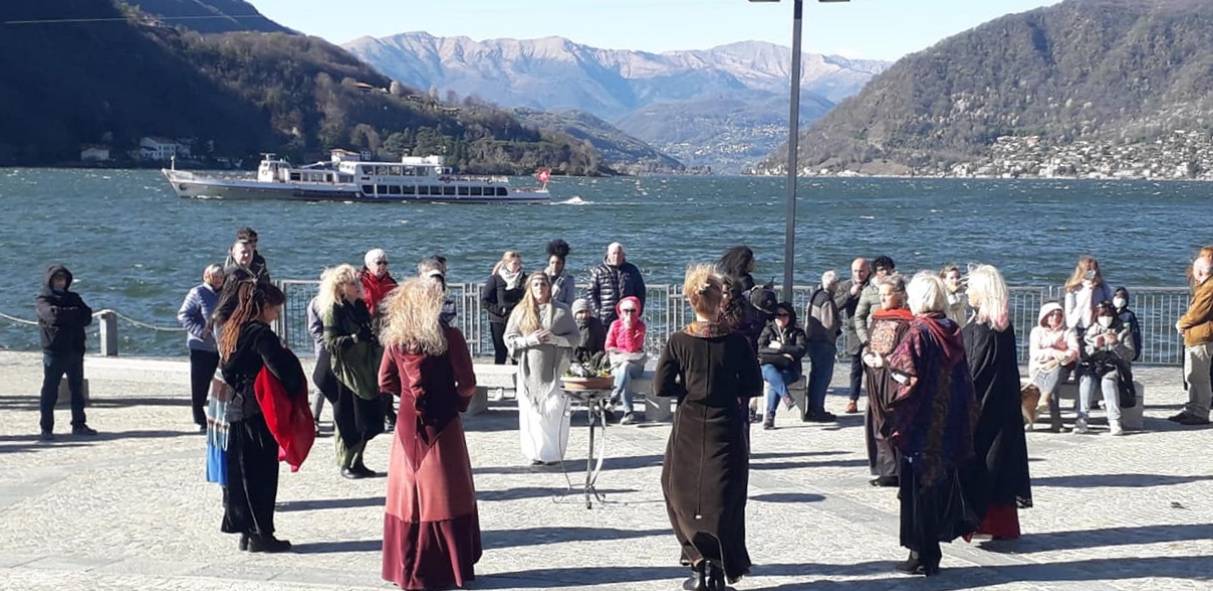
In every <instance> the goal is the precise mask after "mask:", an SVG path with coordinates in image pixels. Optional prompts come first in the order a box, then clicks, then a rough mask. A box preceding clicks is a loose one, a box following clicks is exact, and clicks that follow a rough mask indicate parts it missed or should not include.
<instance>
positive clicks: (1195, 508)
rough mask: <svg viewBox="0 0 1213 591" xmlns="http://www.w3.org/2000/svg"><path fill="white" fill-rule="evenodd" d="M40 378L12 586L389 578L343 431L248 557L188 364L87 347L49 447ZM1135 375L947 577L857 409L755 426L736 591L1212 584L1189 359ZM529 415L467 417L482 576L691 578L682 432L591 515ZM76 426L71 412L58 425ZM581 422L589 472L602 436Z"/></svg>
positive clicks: (235, 584)
mask: <svg viewBox="0 0 1213 591" xmlns="http://www.w3.org/2000/svg"><path fill="white" fill-rule="evenodd" d="M843 369H845V368H840V373H839V375H838V376H837V378H838V379H836V381H835V385H836V386H838V385H839V384H841V383H842V381H843V380H844V379H845V377H844V376H843V375H842V373H841V372H842V370H843ZM40 371H41V368H40V359H39V357H38V356H36V355H30V354H23V353H0V377H2V379H0V526H2V527H0V589H22V590H43V589H46V590H51V589H54V590H61V589H189V590H219V589H241V590H244V589H249V590H283V589H362V588H380V589H382V588H391V586H390V585H389V584H387V583H384V582H382V581H381V580H380V577H379V570H380V554H379V549H380V541H381V534H382V505H383V494H384V486H385V481H384V480H383V479H372V480H362V481H347V480H344V479H342V478H341V477H340V475H339V474H338V473H337V470H336V468H335V467H334V462H333V459H332V457H333V455H332V454H333V452H332V447H331V446H332V439H329V438H322V439H319V440H318V441H317V445H316V447H315V448H314V449H313V452H312V456H311V457H310V458H309V459H308V461H307V463H306V464H304V466H303V468H302V469H301V470H300V471H299V472H298V473H294V474H291V473H290V472H289V471H288V470H286V469H284V470H283V471H282V477H281V486H280V490H279V506H278V513H277V526H278V530H279V534H280V535H281V536H282V537H285V538H288V539H290V540H291V541H292V542H294V544H295V552H293V553H290V554H282V555H258V554H248V553H243V552H239V551H238V550H237V549H236V539H235V538H234V537H233V536H230V535H225V534H222V533H220V532H219V527H218V526H219V520H220V516H221V514H222V509H221V506H220V491H219V489H218V488H217V487H215V486H214V485H211V484H208V483H206V482H204V480H203V439H202V437H201V436H199V435H197V434H195V433H194V432H193V425H192V423H191V422H190V412H189V408H188V402H187V399H188V394H187V385H186V384H187V382H186V376H187V373H186V368H185V363H183V362H181V361H180V360H174V361H171V362H161V361H149V360H131V359H117V360H114V359H105V360H103V359H93V358H90V359H89V361H88V362H87V364H86V373H87V374H88V375H89V377H90V379H91V381H92V382H91V383H92V395H93V402H92V406H91V408H90V409H89V423H90V424H91V425H93V426H94V427H95V428H97V429H99V430H100V431H101V432H102V434H101V435H100V436H99V437H96V438H93V439H81V438H73V437H70V436H60V438H59V440H58V441H57V442H55V443H53V444H50V445H41V444H38V443H37V442H36V441H35V435H36V431H37V422H38V418H37V397H36V391H37V387H38V383H39V380H40ZM1138 379H1139V380H1141V381H1143V382H1146V383H1147V384H1148V387H1149V390H1148V396H1149V398H1148V400H1147V419H1146V428H1147V431H1146V432H1144V433H1134V434H1131V435H1129V436H1127V437H1121V438H1114V437H1111V436H1109V435H1108V434H1107V433H1106V431H1103V432H1099V431H1102V420H1101V419H1099V418H1097V419H1096V421H1095V422H1096V425H1097V427H1100V428H1101V429H1098V430H1097V433H1096V434H1092V435H1085V436H1083V435H1072V434H1051V433H1043V432H1037V433H1032V434H1030V435H1029V440H1028V445H1029V450H1030V453H1031V456H1032V460H1033V462H1032V475H1033V484H1034V493H1035V500H1036V507H1035V508H1033V509H1030V510H1026V511H1022V512H1021V514H1020V515H1021V519H1022V524H1023V529H1024V531H1025V532H1026V535H1025V537H1024V538H1023V539H1021V540H1019V541H1017V542H1008V543H997V544H996V543H992V542H987V543H985V544H974V545H969V544H964V543H954V544H950V545H945V547H944V553H945V558H944V563H943V567H944V569H945V570H944V572H943V574H942V576H940V577H936V578H932V579H924V578H915V577H907V576H903V575H899V574H896V573H894V572H892V565H893V562H894V561H896V560H901V559H904V557H905V552H904V551H903V550H902V549H901V548H899V547H898V545H897V504H896V499H895V493H894V491H892V490H890V489H876V488H872V487H870V486H868V484H867V480H868V478H869V476H868V474H867V468H866V459H865V456H864V454H863V451H862V450H863V443H862V442H863V439H862V437H863V436H862V426H861V425H862V420H861V419H860V417H859V416H844V417H842V420H841V421H840V422H839V423H838V424H837V425H811V424H802V423H800V422H799V421H796V420H795V419H794V418H793V417H791V416H790V415H788V416H780V417H779V420H778V425H779V427H780V428H779V429H778V430H776V431H772V432H765V431H762V430H761V428H758V429H756V430H754V431H753V441H754V458H753V465H752V472H751V481H750V503H749V505H748V509H747V510H748V545H749V550H750V553H751V556H752V557H753V560H754V562H755V565H756V566H755V567H754V571H753V576H751V577H747V578H746V579H744V580H743V581H741V582H740V583H738V584H737V589H739V590H742V591H748V590H757V589H822V590H835V589H836V590H839V591H841V590H843V589H846V590H848V591H851V590H854V591H867V590H877V589H913V590H918V589H922V590H941V591H943V590H958V589H971V588H981V589H997V590H1028V589H1074V590H1080V589H1081V590H1088V589H1113V590H1131V589H1162V590H1183V589H1192V590H1195V589H1213V525H1211V524H1213V457H1211V456H1213V454H1210V450H1213V445H1211V444H1213V430H1209V429H1190V428H1180V427H1178V426H1175V425H1172V424H1171V423H1168V422H1166V421H1164V420H1162V418H1163V417H1165V416H1167V415H1169V414H1171V413H1173V412H1175V410H1176V409H1177V408H1178V407H1179V404H1180V403H1181V402H1182V400H1183V393H1182V391H1180V389H1179V388H1180V385H1179V370H1177V369H1174V368H1165V369H1141V370H1139V371H1138ZM844 401H845V398H843V397H841V396H831V400H830V405H831V406H832V407H833V408H834V409H835V410H838V409H841V407H842V406H843V404H844ZM514 408H515V407H514V404H513V403H512V402H510V401H502V402H496V403H493V404H492V405H491V410H490V412H488V413H486V414H483V415H480V416H476V417H472V418H469V419H468V420H467V421H466V423H465V425H466V429H467V437H468V446H469V448H470V451H471V455H472V463H473V465H474V466H475V469H476V487H477V490H478V498H479V508H480V519H481V527H482V530H483V540H484V546H485V554H484V558H483V559H482V560H481V562H480V563H479V564H478V565H477V577H478V578H477V580H476V582H475V585H474V587H473V588H476V589H602V590H608V589H612V590H650V589H651V590H672V589H679V588H681V585H682V583H683V581H684V580H685V578H686V576H687V574H688V573H687V571H686V570H685V569H683V568H680V567H679V566H678V564H677V550H678V548H677V545H676V543H675V542H674V538H673V536H672V535H671V533H670V530H669V524H668V522H667V520H666V516H665V510H664V505H663V503H662V499H661V488H660V484H659V474H660V470H661V457H662V452H663V450H664V447H665V440H666V438H667V436H668V434H669V427H668V426H666V425H642V426H634V427H617V426H611V427H610V428H609V429H608V431H607V445H608V453H609V458H610V459H608V460H607V462H606V470H605V471H604V473H603V474H602V477H601V479H600V481H599V485H600V487H601V489H602V490H603V491H605V493H606V498H607V501H608V502H607V503H606V504H601V505H600V504H596V505H595V507H594V508H593V509H592V510H586V508H585V505H584V502H583V500H582V497H581V496H580V494H579V493H578V492H569V491H568V481H567V480H566V476H565V475H564V474H563V473H562V472H561V471H560V470H559V469H547V470H533V469H531V468H530V467H529V466H523V465H522V464H523V462H522V460H521V458H520V457H519V454H518V442H517V434H516V430H515V427H516V423H517V418H516V416H515V414H514V412H515V410H514ZM325 416H326V417H327V416H329V415H328V412H327V409H326V415H325ZM581 416H583V415H581ZM1096 416H1097V417H1098V416H1099V414H1098V413H1097V415H1096ZM67 423H68V413H67V411H66V410H64V411H60V412H59V414H58V425H59V427H58V429H59V431H60V432H63V431H66V430H67V428H68V427H67ZM578 424H582V425H583V424H584V420H583V419H581V420H578V418H576V417H575V420H574V425H575V427H574V430H573V435H572V440H571V442H570V445H569V456H570V458H572V460H573V461H572V462H571V463H569V464H568V465H567V468H568V470H569V473H568V478H569V479H571V480H572V482H573V483H576V482H578V481H579V480H580V479H581V478H582V477H583V472H581V471H580V470H581V469H582V467H583V465H584V464H583V460H584V457H585V451H586V448H587V440H586V429H585V428H584V427H576V425H578ZM386 453H387V440H386V438H379V439H376V440H375V441H373V442H372V443H371V445H370V446H369V448H368V452H367V464H368V465H369V466H371V467H372V468H378V469H382V468H383V467H384V466H386V464H387V457H386ZM578 460H582V462H578Z"/></svg>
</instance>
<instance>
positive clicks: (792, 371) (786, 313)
mask: <svg viewBox="0 0 1213 591" xmlns="http://www.w3.org/2000/svg"><path fill="white" fill-rule="evenodd" d="M806 350H807V338H806V337H805V334H804V330H802V329H801V328H800V327H799V326H797V325H796V311H795V308H794V307H793V306H792V304H791V303H789V302H779V303H778V304H775V318H774V319H773V320H771V321H770V322H769V323H767V326H766V328H764V329H762V334H760V335H758V361H759V363H761V364H762V379H763V380H764V381H766V383H767V386H768V389H767V412H766V416H764V417H763V421H762V428H763V429H766V430H771V429H774V428H775V409H777V408H778V407H779V401H780V400H783V402H784V404H785V405H786V406H787V407H788V408H791V407H792V396H791V394H789V393H788V386H790V385H792V384H794V383H796V380H799V379H800V374H801V367H800V362H801V360H802V359H804V354H805V352H806Z"/></svg>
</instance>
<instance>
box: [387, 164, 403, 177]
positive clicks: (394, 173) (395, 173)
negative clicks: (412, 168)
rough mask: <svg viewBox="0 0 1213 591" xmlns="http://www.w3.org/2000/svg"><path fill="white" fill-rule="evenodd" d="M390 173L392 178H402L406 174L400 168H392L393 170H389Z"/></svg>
mask: <svg viewBox="0 0 1213 591" xmlns="http://www.w3.org/2000/svg"><path fill="white" fill-rule="evenodd" d="M389 173H390V174H391V175H392V176H401V175H402V174H404V173H403V172H402V171H401V170H400V167H399V166H393V167H391V168H390V169H389Z"/></svg>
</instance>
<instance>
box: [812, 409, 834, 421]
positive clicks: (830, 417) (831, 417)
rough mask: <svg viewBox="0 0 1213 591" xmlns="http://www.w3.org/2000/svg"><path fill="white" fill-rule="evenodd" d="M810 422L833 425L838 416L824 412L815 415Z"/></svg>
mask: <svg viewBox="0 0 1213 591" xmlns="http://www.w3.org/2000/svg"><path fill="white" fill-rule="evenodd" d="M809 420H810V421H812V422H814V423H833V422H834V421H837V420H838V415H836V414H834V413H832V412H827V411H824V410H823V411H821V412H815V413H813V415H812V416H811V417H810V418H809Z"/></svg>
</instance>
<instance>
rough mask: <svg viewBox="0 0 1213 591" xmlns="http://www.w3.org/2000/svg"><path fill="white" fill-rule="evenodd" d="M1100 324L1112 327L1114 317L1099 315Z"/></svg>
mask: <svg viewBox="0 0 1213 591" xmlns="http://www.w3.org/2000/svg"><path fill="white" fill-rule="evenodd" d="M1099 325H1100V326H1102V327H1104V328H1111V326H1112V317H1111V316H1100V317H1099Z"/></svg>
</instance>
